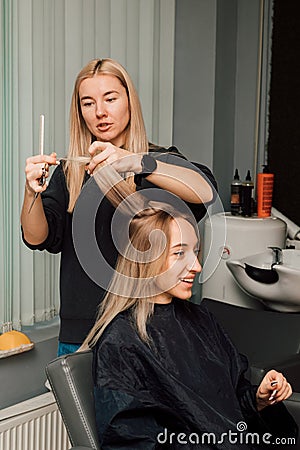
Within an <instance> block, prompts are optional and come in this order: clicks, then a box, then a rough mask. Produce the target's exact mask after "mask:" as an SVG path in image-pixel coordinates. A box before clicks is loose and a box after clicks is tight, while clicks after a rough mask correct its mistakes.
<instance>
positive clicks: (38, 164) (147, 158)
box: [21, 59, 216, 355]
mask: <svg viewBox="0 0 300 450" xmlns="http://www.w3.org/2000/svg"><path fill="white" fill-rule="evenodd" d="M149 152H150V154H148V153H149ZM153 155H154V156H153ZM156 155H157V156H156ZM82 161H83V162H84V164H82ZM187 163H188V162H187V161H186V158H184V156H183V155H182V154H181V153H179V151H178V150H177V149H176V148H175V147H171V148H170V149H164V148H161V147H158V146H153V145H151V144H149V142H148V140H147V137H146V131H145V126H144V121H143V116H142V111H141V106H140V102H139V98H138V95H137V93H136V90H135V88H134V86H133V83H132V81H131V79H130V77H129V75H128V73H127V72H126V70H125V69H124V68H123V67H122V66H121V65H120V64H119V63H118V62H116V61H114V60H112V59H103V60H100V59H96V60H92V61H91V62H89V63H88V64H87V65H86V66H85V67H84V68H83V69H82V70H81V71H80V73H79V74H78V76H77V79H76V81H75V86H74V91H73V95H72V100H71V108H70V144H69V151H68V155H67V158H65V159H63V158H62V159H60V160H58V158H57V155H56V153H52V154H51V155H37V156H33V157H30V158H28V159H27V160H26V168H25V173H26V184H25V194H24V202H23V208H22V213H21V225H22V235H23V240H24V242H25V244H26V245H27V247H29V248H30V249H32V250H47V251H48V252H50V253H61V269H60V333H59V346H58V355H61V354H65V353H71V352H73V351H76V350H77V349H78V348H79V346H80V345H81V343H82V342H83V340H84V339H85V337H86V336H87V334H88V332H89V330H90V329H91V327H92V326H93V324H94V322H95V319H96V314H97V307H98V305H99V302H101V300H102V299H103V297H104V295H105V290H104V289H102V288H101V287H100V286H98V285H97V284H96V283H94V282H93V281H92V280H91V278H89V276H88V274H87V273H86V272H85V271H84V269H83V268H82V267H81V265H80V263H79V261H78V259H77V256H76V253H75V249H74V244H73V240H72V218H73V210H74V207H75V204H76V201H77V199H78V197H79V195H80V192H81V189H82V187H83V185H84V184H85V183H86V182H87V181H88V179H89V178H90V177H91V176H93V174H94V172H95V171H96V170H97V168H98V167H100V166H101V165H103V164H111V165H112V166H113V167H114V168H115V170H117V171H118V172H119V173H120V174H122V175H124V174H125V177H126V180H127V182H128V183H135V186H136V189H137V190H139V189H144V188H149V187H156V188H160V189H164V190H167V191H170V192H171V193H173V194H175V195H177V196H178V197H180V198H181V199H182V200H184V201H185V202H186V203H187V204H188V206H189V207H190V208H191V210H192V212H193V214H194V216H195V217H196V220H197V221H199V220H200V219H201V218H202V217H203V216H204V215H205V212H206V206H207V204H209V203H211V202H212V201H213V199H214V194H213V191H214V188H215V187H216V182H215V179H214V177H213V175H212V173H211V172H210V170H209V169H208V168H207V167H205V166H203V165H201V164H195V163H194V165H192V164H189V165H188V164H187ZM50 166H57V167H56V168H55V170H54V172H53V174H52V176H51V179H50V182H49V185H48V181H46V183H44V185H41V183H40V180H41V177H42V176H43V175H44V176H45V178H46V180H47V178H48V176H49V168H50ZM128 174H131V176H128ZM38 193H41V195H37V194H38ZM35 197H36V200H35V201H34V198H35ZM105 200H106V201H105ZM205 205H206V206H205ZM113 213H114V208H113V206H112V205H111V204H110V203H109V201H108V200H107V199H105V198H104V200H103V202H102V203H101V206H100V207H99V209H98V212H97V216H96V224H95V230H96V234H97V242H98V245H99V248H100V250H101V252H102V253H103V254H104V256H105V258H106V260H107V261H108V263H109V264H110V265H111V266H112V267H115V263H116V260H117V251H116V249H115V247H114V245H113V242H112V238H111V235H110V224H111V219H112V216H113Z"/></svg>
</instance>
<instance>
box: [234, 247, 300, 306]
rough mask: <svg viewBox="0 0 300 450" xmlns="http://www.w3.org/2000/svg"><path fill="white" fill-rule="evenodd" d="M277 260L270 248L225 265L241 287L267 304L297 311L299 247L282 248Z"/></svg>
mask: <svg viewBox="0 0 300 450" xmlns="http://www.w3.org/2000/svg"><path fill="white" fill-rule="evenodd" d="M280 254H281V257H282V263H281V264H276V263H275V264H274V251H272V250H271V249H268V250H266V251H265V252H263V253H258V254H256V255H250V256H247V257H245V258H242V259H240V260H236V261H230V260H229V261H227V262H226V265H227V267H228V269H229V270H230V272H231V273H232V275H233V277H234V279H235V281H236V282H237V283H238V285H239V286H240V288H241V289H243V290H244V291H245V292H246V293H247V294H249V295H251V296H252V297H255V298H257V299H258V300H260V301H262V302H263V303H264V304H265V305H267V306H268V307H269V308H271V309H274V310H276V311H282V312H299V311H300V250H286V249H284V250H282V253H281V252H280Z"/></svg>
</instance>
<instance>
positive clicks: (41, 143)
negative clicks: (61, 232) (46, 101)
mask: <svg viewBox="0 0 300 450" xmlns="http://www.w3.org/2000/svg"><path fill="white" fill-rule="evenodd" d="M44 128H45V116H44V115H43V114H41V115H40V134H39V153H40V155H43V154H44ZM46 165H47V163H46V164H45V165H44V167H43V168H42V176H41V177H40V178H39V186H44V184H45V183H46V171H47V170H48V169H46ZM38 196H39V192H36V193H35V195H34V198H33V200H32V202H31V205H30V207H29V210H28V214H29V213H30V211H31V210H32V207H33V205H34V202H35V201H36V199H37V198H38Z"/></svg>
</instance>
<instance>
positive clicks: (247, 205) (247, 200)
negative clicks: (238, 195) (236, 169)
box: [242, 170, 254, 217]
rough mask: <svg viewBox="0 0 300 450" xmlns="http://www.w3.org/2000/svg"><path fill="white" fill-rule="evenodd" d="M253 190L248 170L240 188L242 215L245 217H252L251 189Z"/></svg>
mask: <svg viewBox="0 0 300 450" xmlns="http://www.w3.org/2000/svg"><path fill="white" fill-rule="evenodd" d="M253 188H254V184H253V181H252V179H251V175H250V170H248V172H247V175H246V179H245V181H243V186H242V193H243V196H242V215H243V216H245V217H251V216H252V189H253Z"/></svg>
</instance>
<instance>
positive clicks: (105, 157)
mask: <svg viewBox="0 0 300 450" xmlns="http://www.w3.org/2000/svg"><path fill="white" fill-rule="evenodd" d="M88 151H89V153H90V155H91V158H92V159H91V161H90V163H89V164H88V165H87V166H86V170H88V171H89V173H90V174H91V175H92V174H93V172H94V171H95V170H96V168H97V166H98V165H99V164H111V165H112V166H113V167H114V169H115V170H116V171H117V172H119V173H121V172H134V173H140V172H141V170H142V165H141V160H142V154H137V153H132V152H129V151H128V150H124V149H123V148H119V147H116V146H114V145H113V144H111V143H110V142H101V141H95V142H93V143H92V144H91V145H90V147H89V150H88Z"/></svg>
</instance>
